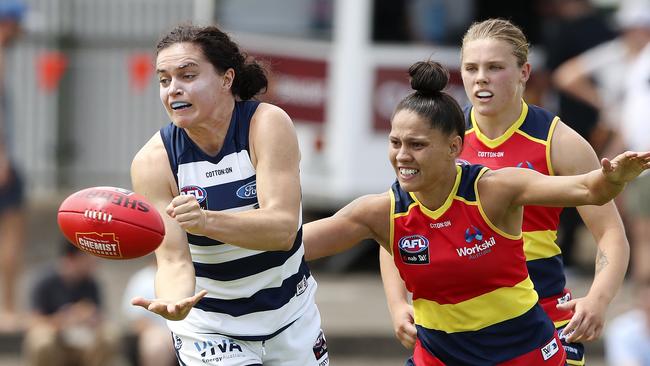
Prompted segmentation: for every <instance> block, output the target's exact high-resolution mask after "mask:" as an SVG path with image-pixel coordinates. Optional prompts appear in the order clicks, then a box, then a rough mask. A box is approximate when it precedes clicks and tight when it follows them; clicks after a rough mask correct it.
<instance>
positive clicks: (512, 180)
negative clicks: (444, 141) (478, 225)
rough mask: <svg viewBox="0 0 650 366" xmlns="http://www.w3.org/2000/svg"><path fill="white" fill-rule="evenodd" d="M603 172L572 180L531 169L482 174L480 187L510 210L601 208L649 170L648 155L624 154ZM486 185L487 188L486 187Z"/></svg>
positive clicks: (608, 163)
mask: <svg viewBox="0 0 650 366" xmlns="http://www.w3.org/2000/svg"><path fill="white" fill-rule="evenodd" d="M601 165H602V168H601V169H596V170H592V171H590V172H588V173H585V174H581V175H572V176H548V175H543V174H540V173H538V172H536V171H534V170H531V169H522V168H503V169H499V170H495V171H491V172H488V173H486V174H485V178H486V181H487V180H493V181H494V183H490V184H486V183H485V182H483V179H481V181H480V182H479V186H480V187H483V189H482V191H487V192H490V193H489V194H490V195H492V194H495V195H496V196H497V197H499V198H501V199H503V200H504V202H509V203H510V206H511V207H521V206H525V205H539V206H555V207H574V206H582V205H604V204H605V203H607V202H609V201H610V200H612V199H613V198H614V197H616V196H617V195H618V194H619V193H621V192H622V191H623V189H624V188H625V185H626V184H627V182H629V181H631V180H633V179H635V178H636V177H637V176H638V175H639V174H641V173H642V172H643V171H644V170H646V169H648V168H650V152H643V153H636V152H625V153H622V154H619V155H618V156H617V157H616V158H614V159H612V160H611V161H610V160H608V159H602V161H601ZM488 185H489V186H488Z"/></svg>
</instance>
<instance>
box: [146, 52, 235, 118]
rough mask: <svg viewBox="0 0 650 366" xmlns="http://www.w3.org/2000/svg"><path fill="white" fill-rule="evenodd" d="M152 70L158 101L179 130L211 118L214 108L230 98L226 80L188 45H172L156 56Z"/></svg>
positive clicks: (213, 115) (201, 53)
mask: <svg viewBox="0 0 650 366" xmlns="http://www.w3.org/2000/svg"><path fill="white" fill-rule="evenodd" d="M156 70H157V74H158V81H159V85H160V101H161V102H162V104H163V106H164V107H165V110H166V111H167V114H168V115H169V118H170V119H171V120H172V121H173V122H174V124H176V125H177V126H179V127H183V128H187V127H192V126H195V125H196V124H198V123H203V122H206V121H209V120H210V119H211V118H214V117H215V115H216V108H215V106H216V105H218V104H219V100H220V99H223V98H225V97H230V98H232V94H230V91H229V90H230V89H229V86H230V85H229V84H228V88H225V89H224V84H227V80H225V79H224V76H223V75H219V74H218V73H217V71H216V69H215V68H214V67H213V66H212V64H211V63H210V62H209V61H208V60H207V59H206V58H205V56H204V55H203V52H201V49H200V48H199V47H198V46H196V45H194V44H191V43H176V44H173V45H171V46H169V47H167V48H165V49H163V50H162V51H160V52H159V53H158V57H157V59H156Z"/></svg>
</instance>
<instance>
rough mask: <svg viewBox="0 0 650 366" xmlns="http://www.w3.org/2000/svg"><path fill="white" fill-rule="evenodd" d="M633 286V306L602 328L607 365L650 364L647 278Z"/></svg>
mask: <svg viewBox="0 0 650 366" xmlns="http://www.w3.org/2000/svg"><path fill="white" fill-rule="evenodd" d="M635 285H636V288H635V291H636V302H637V305H636V307H635V308H634V309H633V310H630V311H628V312H626V313H624V314H621V315H619V316H617V317H616V318H614V320H612V321H611V322H610V326H609V327H608V328H607V329H606V331H605V356H606V357H607V364H608V365H612V366H650V277H645V278H643V279H640V280H638V281H637V282H636V284H635Z"/></svg>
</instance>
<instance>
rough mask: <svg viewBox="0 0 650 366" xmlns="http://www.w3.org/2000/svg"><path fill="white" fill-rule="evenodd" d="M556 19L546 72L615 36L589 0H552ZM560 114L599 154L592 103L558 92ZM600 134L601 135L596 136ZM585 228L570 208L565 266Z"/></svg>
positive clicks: (563, 231) (563, 228) (547, 41)
mask: <svg viewBox="0 0 650 366" xmlns="http://www.w3.org/2000/svg"><path fill="white" fill-rule="evenodd" d="M551 3H552V7H553V8H552V13H553V17H552V18H551V19H550V20H549V24H548V26H547V27H545V28H544V29H545V30H546V33H545V34H544V42H543V44H544V49H545V50H546V69H547V72H553V71H555V70H556V69H557V68H558V67H559V66H560V65H561V64H562V63H564V62H565V61H567V60H569V59H571V58H573V57H575V56H577V55H579V54H581V53H583V52H585V51H587V50H588V49H590V48H593V47H595V46H597V45H599V44H601V43H603V42H605V41H609V40H611V39H613V38H614V37H615V36H616V32H615V31H614V30H613V29H612V28H611V27H610V26H609V23H608V22H607V20H606V19H605V17H604V16H603V15H602V14H600V13H599V12H597V11H596V9H595V8H594V7H593V6H592V4H591V1H590V0H553V1H552V2H551ZM557 96H558V100H557V102H558V105H557V114H558V116H560V117H561V118H562V121H564V122H565V123H566V124H567V125H569V126H570V127H571V128H573V129H574V130H575V131H576V132H578V133H579V134H580V135H581V136H582V137H584V138H585V139H586V140H587V141H589V143H590V144H591V145H592V146H593V147H594V149H595V150H596V152H597V153H598V154H599V155H600V151H599V150H601V148H600V147H599V145H602V143H601V142H595V141H596V140H599V139H598V138H594V137H595V136H592V133H593V131H594V127H595V126H596V124H597V121H598V112H597V111H596V109H594V108H593V107H592V106H590V105H589V104H587V103H585V102H582V101H580V100H579V99H577V98H575V97H573V96H572V95H571V94H568V93H565V92H562V91H559V92H558V93H557ZM596 135H599V136H600V135H601V134H596ZM581 225H582V220H581V219H580V216H579V215H578V211H577V210H576V209H575V208H574V207H570V208H569V207H568V208H566V209H564V210H563V211H562V214H561V216H560V230H559V232H558V235H559V237H558V245H559V246H560V247H561V248H562V253H563V255H562V257H563V260H564V265H565V266H567V267H571V266H573V264H574V256H575V254H574V248H575V241H576V231H577V229H578V228H579V227H580V226H581Z"/></svg>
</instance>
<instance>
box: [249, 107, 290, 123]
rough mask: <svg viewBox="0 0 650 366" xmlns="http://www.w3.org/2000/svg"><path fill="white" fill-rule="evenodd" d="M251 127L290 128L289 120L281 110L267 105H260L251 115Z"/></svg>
mask: <svg viewBox="0 0 650 366" xmlns="http://www.w3.org/2000/svg"><path fill="white" fill-rule="evenodd" d="M251 123H252V125H259V126H267V125H270V127H281V126H284V127H290V126H291V127H292V128H293V123H292V122H291V118H290V117H289V115H288V114H287V112H285V111H284V110H283V109H282V108H280V107H278V106H276V105H274V104H269V103H260V105H259V106H258V107H257V110H255V113H254V114H253V118H252V121H251Z"/></svg>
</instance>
